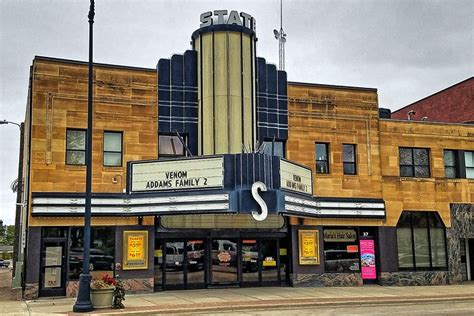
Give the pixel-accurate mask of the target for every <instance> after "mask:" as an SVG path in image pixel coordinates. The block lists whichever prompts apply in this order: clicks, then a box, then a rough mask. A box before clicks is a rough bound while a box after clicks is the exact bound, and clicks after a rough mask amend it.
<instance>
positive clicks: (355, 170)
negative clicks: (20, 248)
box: [22, 22, 474, 298]
mask: <svg viewBox="0 0 474 316" xmlns="http://www.w3.org/2000/svg"><path fill="white" fill-rule="evenodd" d="M241 24H242V23H241ZM192 38H193V49H192V50H189V51H187V52H185V53H184V54H183V55H174V56H172V57H171V58H170V59H161V60H160V61H159V62H158V67H157V69H144V68H134V67H128V66H116V65H105V64H95V65H94V91H93V96H94V114H93V115H94V125H93V148H92V155H93V179H92V181H93V186H92V190H93V194H94V195H93V200H92V204H93V206H92V214H93V219H92V225H93V227H92V243H91V268H92V274H93V275H96V276H97V275H100V274H101V273H104V272H107V273H110V274H118V275H120V277H121V278H122V279H123V280H124V282H125V284H126V288H127V290H128V291H130V292H152V291H159V290H167V289H190V288H206V287H213V286H265V285H282V286H285V285H287V286H354V285H360V286H362V285H363V284H367V283H374V282H375V283H378V284H382V285H420V284H433V285H437V284H448V283H449V284H451V283H459V282H461V281H462V280H463V279H472V278H473V277H474V276H473V271H472V269H473V267H474V260H473V259H472V258H474V249H473V247H474V241H473V238H474V223H473V214H474V207H473V204H474V156H473V155H474V126H472V125H467V124H465V125H463V124H447V123H432V122H421V121H399V120H394V119H390V118H380V117H379V108H378V94H377V90H376V89H372V88H359V87H347V86H333V85H324V84H312V83H300V82H287V80H286V73H285V72H283V71H278V70H277V69H276V67H275V66H274V65H269V64H267V63H266V62H265V60H264V59H263V58H259V57H257V56H255V32H254V31H253V30H252V29H251V28H250V27H248V25H245V23H244V24H242V25H238V23H237V22H235V23H234V24H232V23H227V24H217V23H216V24H213V25H210V26H203V27H202V28H200V29H198V30H197V31H196V32H195V33H194V34H193V36H192ZM183 40H184V39H183ZM307 66H308V67H311V65H307ZM288 71H289V72H291V69H289V70H288ZM86 126H87V64H86V63H83V62H79V61H71V60H62V59H56V58H48V57H35V58H34V60H33V64H32V66H31V72H30V86H29V101H28V104H27V111H26V118H25V148H24V165H23V169H22V170H23V179H24V192H23V199H24V201H25V203H26V207H25V208H24V211H25V212H26V213H25V214H26V218H27V229H26V232H27V234H26V248H25V254H26V256H25V265H24V269H25V274H24V279H23V285H24V294H25V297H26V298H31V297H37V296H52V295H68V296H73V295H75V293H76V287H77V279H78V275H79V273H80V271H81V265H82V255H83V254H82V226H83V217H82V212H83V203H84V202H83V201H84V200H83V199H84V193H83V192H84V190H85V165H84V157H85V151H86V150H87V148H86V146H85V139H86V133H87V131H86ZM265 211H266V212H267V213H268V215H266V213H265ZM469 252H470V253H471V254H469Z"/></svg>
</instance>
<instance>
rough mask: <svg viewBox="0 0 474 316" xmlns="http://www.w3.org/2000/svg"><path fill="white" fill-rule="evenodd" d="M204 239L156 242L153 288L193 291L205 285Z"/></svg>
mask: <svg viewBox="0 0 474 316" xmlns="http://www.w3.org/2000/svg"><path fill="white" fill-rule="evenodd" d="M205 252H206V241H205V240H204V239H192V240H191V239H187V240H165V241H163V240H157V242H156V245H155V288H156V289H159V288H163V289H194V288H203V287H205V284H206V279H205V278H206V274H205V266H206V262H207V261H206V254H205Z"/></svg>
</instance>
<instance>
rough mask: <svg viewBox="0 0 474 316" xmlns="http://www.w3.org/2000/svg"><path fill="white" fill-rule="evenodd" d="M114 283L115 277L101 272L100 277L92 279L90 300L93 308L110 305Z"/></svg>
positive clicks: (108, 306)
mask: <svg viewBox="0 0 474 316" xmlns="http://www.w3.org/2000/svg"><path fill="white" fill-rule="evenodd" d="M115 284H116V281H115V279H114V278H113V277H111V276H110V275H108V274H107V273H105V274H103V275H102V277H101V278H100V279H95V280H92V283H91V300H92V305H93V306H94V308H110V307H112V298H113V296H114V291H115Z"/></svg>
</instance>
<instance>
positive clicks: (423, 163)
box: [399, 147, 430, 178]
mask: <svg viewBox="0 0 474 316" xmlns="http://www.w3.org/2000/svg"><path fill="white" fill-rule="evenodd" d="M399 150H400V151H399V155H400V157H399V158H400V177H415V178H429V177H430V159H429V150H428V149H427V148H408V147H400V149H399Z"/></svg>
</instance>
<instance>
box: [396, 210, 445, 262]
mask: <svg viewBox="0 0 474 316" xmlns="http://www.w3.org/2000/svg"><path fill="white" fill-rule="evenodd" d="M404 213H407V214H408V216H409V224H408V225H406V224H405V223H402V224H401V225H400V220H401V218H402V216H404ZM413 214H417V215H423V217H424V218H423V220H424V221H425V224H424V225H418V224H417V223H414V220H413ZM430 214H433V215H432V216H430ZM433 217H435V218H436V219H437V223H438V224H441V227H439V226H436V225H435V223H432V218H433ZM396 228H397V238H396V240H397V264H398V271H447V270H448V248H447V238H446V226H445V225H444V223H443V220H442V218H441V216H439V214H438V212H429V211H403V212H402V213H401V214H400V218H399V222H398V223H397V227H396ZM440 228H441V229H443V236H444V239H443V242H444V256H445V260H444V262H445V266H443V267H439V266H438V267H433V244H432V238H431V231H432V229H440ZM399 229H410V230H409V231H410V238H411V255H412V267H400V258H399V246H398V230H399ZM415 229H416V230H420V229H425V230H426V233H427V242H428V254H429V267H417V259H416V258H417V257H416V255H417V253H416V248H417V247H416V245H415V233H414V232H415Z"/></svg>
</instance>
